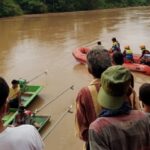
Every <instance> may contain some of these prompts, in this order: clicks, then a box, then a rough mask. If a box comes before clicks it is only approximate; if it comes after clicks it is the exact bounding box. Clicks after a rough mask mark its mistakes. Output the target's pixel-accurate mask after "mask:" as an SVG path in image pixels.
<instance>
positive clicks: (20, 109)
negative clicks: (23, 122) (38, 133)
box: [18, 106, 25, 114]
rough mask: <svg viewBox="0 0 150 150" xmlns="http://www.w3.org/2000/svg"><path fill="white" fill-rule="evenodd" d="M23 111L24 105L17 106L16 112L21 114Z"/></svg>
mask: <svg viewBox="0 0 150 150" xmlns="http://www.w3.org/2000/svg"><path fill="white" fill-rule="evenodd" d="M24 111H25V107H24V106H19V108H18V113H20V114H22V113H24Z"/></svg>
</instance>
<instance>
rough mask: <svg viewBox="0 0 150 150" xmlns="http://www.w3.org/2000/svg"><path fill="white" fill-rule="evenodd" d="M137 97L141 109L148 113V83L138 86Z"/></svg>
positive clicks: (149, 88) (149, 99) (149, 94)
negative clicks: (140, 103)
mask: <svg viewBox="0 0 150 150" xmlns="http://www.w3.org/2000/svg"><path fill="white" fill-rule="evenodd" d="M139 99H140V100H141V102H142V106H143V111H144V112H147V113H150V83H144V84H142V85H141V86H140V88H139Z"/></svg>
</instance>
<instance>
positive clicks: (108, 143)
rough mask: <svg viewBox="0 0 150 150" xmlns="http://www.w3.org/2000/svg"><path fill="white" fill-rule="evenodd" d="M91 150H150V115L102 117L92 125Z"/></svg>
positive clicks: (131, 114) (133, 114) (136, 112)
mask: <svg viewBox="0 0 150 150" xmlns="http://www.w3.org/2000/svg"><path fill="white" fill-rule="evenodd" d="M89 142H90V150H150V115H148V114H145V113H143V112H141V111H138V110H132V111H131V113H130V114H129V115H121V116H116V117H101V118H98V119H97V120H96V121H94V122H93V123H92V124H91V125H90V129H89Z"/></svg>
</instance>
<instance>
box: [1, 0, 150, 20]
mask: <svg viewBox="0 0 150 150" xmlns="http://www.w3.org/2000/svg"><path fill="white" fill-rule="evenodd" d="M148 5H150V1H149V0H126V1H124V0H120V1H119V2H114V1H113V0H109V1H108V0H87V1H84V0H78V1H75V0H70V1H69V2H68V1H67V0H57V1H55V0H22V1H20V0H2V1H0V17H8V16H17V15H23V14H40V13H49V12H50V13H51V12H72V11H84V10H94V9H108V8H123V7H133V6H148Z"/></svg>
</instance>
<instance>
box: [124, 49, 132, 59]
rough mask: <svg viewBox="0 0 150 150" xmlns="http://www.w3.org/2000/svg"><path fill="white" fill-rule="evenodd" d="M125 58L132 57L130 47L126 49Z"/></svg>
mask: <svg viewBox="0 0 150 150" xmlns="http://www.w3.org/2000/svg"><path fill="white" fill-rule="evenodd" d="M125 51H126V56H125V57H126V59H130V60H131V59H133V53H132V50H131V49H126V50H125Z"/></svg>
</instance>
